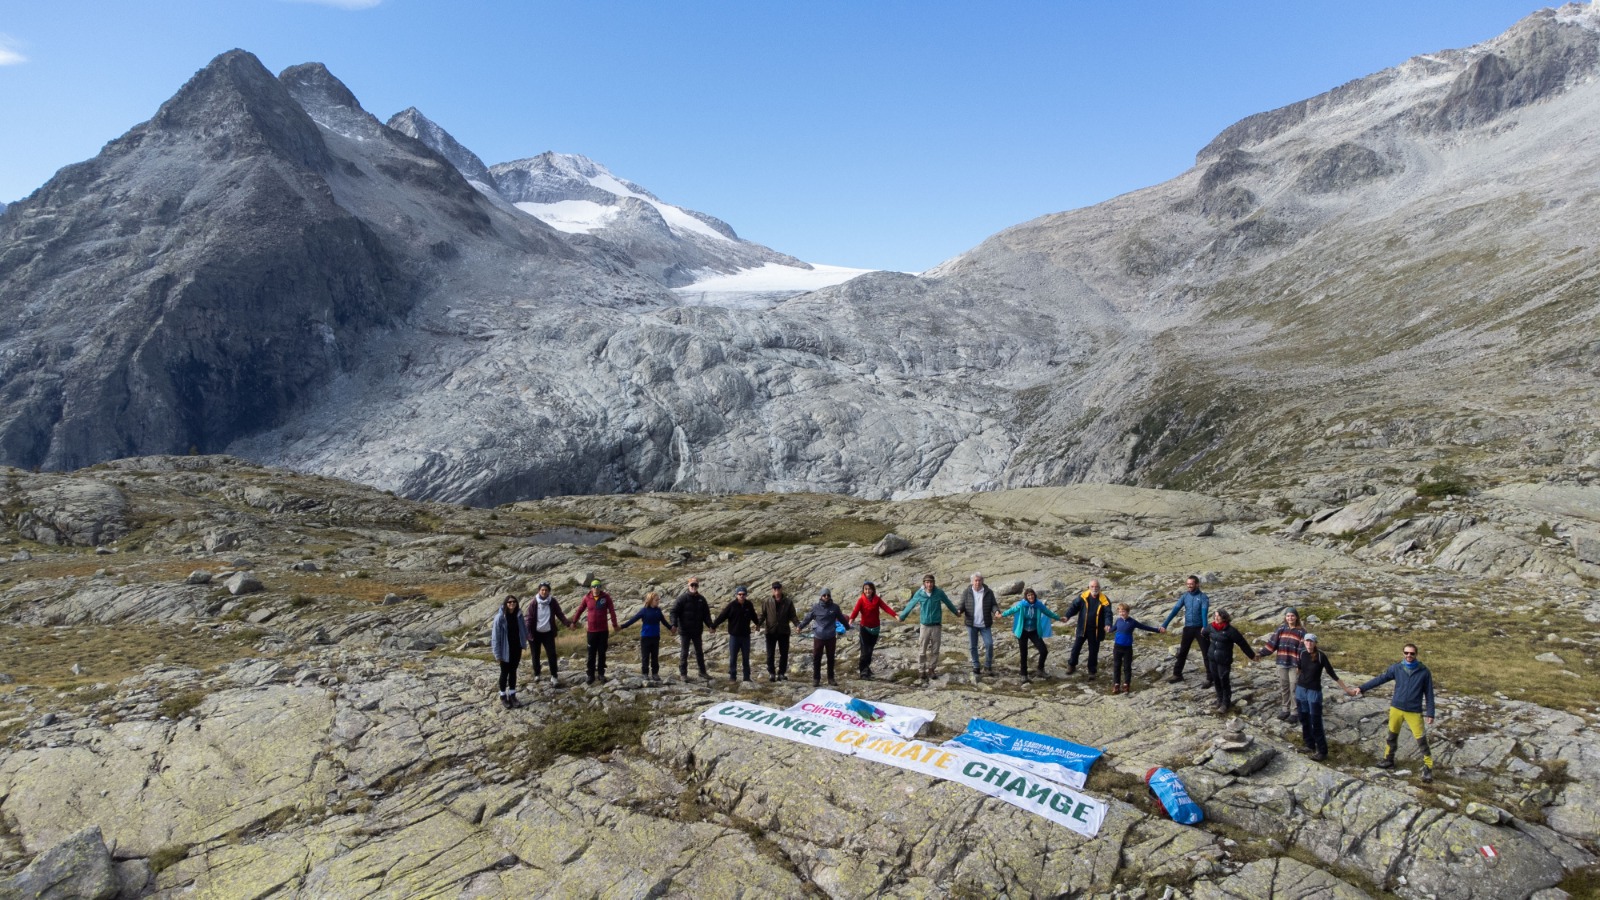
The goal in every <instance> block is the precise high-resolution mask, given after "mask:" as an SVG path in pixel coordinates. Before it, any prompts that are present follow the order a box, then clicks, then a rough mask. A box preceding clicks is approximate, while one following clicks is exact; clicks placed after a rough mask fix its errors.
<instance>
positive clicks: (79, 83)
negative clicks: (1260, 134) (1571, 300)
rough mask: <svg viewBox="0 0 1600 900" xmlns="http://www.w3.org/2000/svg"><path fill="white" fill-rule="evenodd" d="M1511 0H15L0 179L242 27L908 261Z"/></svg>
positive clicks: (118, 129) (1501, 25)
mask: <svg viewBox="0 0 1600 900" xmlns="http://www.w3.org/2000/svg"><path fill="white" fill-rule="evenodd" d="M1537 8H1538V5H1537V4H1535V3H1532V2H1519V0H1449V2H1445V0H1398V2H1397V0H1343V2H1324V0H1313V2H1297V3H1290V2H1271V3H1268V2H1219V3H1199V2H1192V0H1191V2H1144V3H1126V2H1121V0H1096V2H1090V0H1058V2H1005V0H995V2H979V0H971V2H938V0H920V2H872V0H844V2H834V0H794V2H787V3H780V2H767V0H744V2H668V0H654V2H605V0H581V2H578V0H575V2H539V0H504V2H472V0H450V2H445V0H432V2H425V0H379V2H372V0H342V2H333V0H325V2H311V0H301V2H294V0H103V2H85V0H0V199H3V200H15V199H18V198H20V197H23V196H25V195H27V194H28V193H30V192H32V191H33V190H34V189H35V188H37V187H38V186H39V185H41V184H43V183H44V182H45V181H46V180H47V179H48V178H49V177H50V176H51V174H52V173H53V172H55V170H56V169H58V168H60V167H61V166H63V165H66V164H68V163H72V162H76V161H78V160H82V159H87V158H89V157H91V156H93V155H94V154H95V153H97V152H98V151H99V148H100V146H101V145H102V144H104V143H105V142H106V141H108V140H110V139H112V138H114V137H116V136H117V135H119V134H121V133H122V132H123V131H125V130H127V129H128V128H129V127H131V126H133V125H134V124H136V123H138V122H141V121H143V120H145V119H147V118H149V117H150V116H151V115H152V114H153V113H154V112H155V110H156V108H157V107H158V106H159V105H160V104H161V102H162V101H164V100H166V99H167V98H168V97H170V96H171V95H172V94H173V93H174V92H175V91H176V90H177V89H178V88H179V86H181V85H182V84H183V82H184V81H185V80H187V79H188V78H189V77H190V76H191V75H192V74H193V73H194V72H195V70H197V69H199V68H200V67H202V66H204V65H205V64H206V63H207V62H208V61H209V60H210V59H211V58H212V57H214V56H216V55H217V54H219V53H222V52H224V51H226V50H229V49H231V48H234V47H242V48H244V49H246V50H249V51H251V52H253V53H255V54H256V55H257V56H259V57H260V58H261V60H262V62H263V63H265V64H266V66H267V67H268V68H269V69H271V70H272V71H274V72H277V71H281V70H282V69H284V68H286V67H288V66H290V65H293V64H295V63H301V62H308V61H316V62H322V63H325V64H327V66H328V68H329V69H330V70H332V71H333V73H334V75H336V76H338V77H339V78H340V79H342V80H343V81H344V82H345V83H346V84H347V85H349V87H350V89H351V90H352V91H354V92H355V94H356V96H357V97H358V98H360V100H361V102H362V105H363V106H365V107H366V108H367V109H368V110H369V111H370V112H372V113H373V114H374V115H376V116H378V117H379V118H380V119H387V118H388V117H389V116H390V115H392V114H393V113H395V112H397V111H399V110H401V109H404V108H405V107H407V106H413V105H415V106H416V107H418V108H419V109H421V110H422V111H423V112H424V113H426V114H427V115H428V116H429V117H431V118H433V119H434V120H435V121H437V122H439V123H440V124H441V125H443V126H444V127H445V128H446V129H447V130H448V131H450V132H451V133H452V134H454V135H455V136H456V137H457V138H458V139H459V140H460V141H461V142H462V143H464V144H466V145H467V146H468V147H471V148H472V149H473V150H474V151H476V152H477V153H478V155H479V156H481V157H483V158H484V160H485V161H486V162H488V163H490V164H493V163H496V162H504V161H507V160H511V159H517V158H521V157H524V156H532V155H534V154H536V153H540V152H543V151H545V150H558V151H563V152H571V153H582V154H584V155H586V156H589V157H592V158H594V159H595V160H597V161H599V162H601V163H602V164H604V165H606V166H608V167H609V168H611V169H612V171H614V172H616V173H617V174H618V175H620V176H622V177H624V178H628V179H631V180H633V181H636V182H638V183H639V184H641V185H644V186H645V187H646V188H648V189H650V190H651V191H652V192H654V193H655V194H657V195H658V196H660V197H661V198H662V199H663V200H666V201H668V202H670V203H677V204H679V205H682V206H688V207H691V208H694V209H699V210H702V211H705V212H708V213H711V214H712V215H715V216H719V217H721V218H722V219H724V220H726V221H727V222H728V223H729V224H731V225H732V226H733V227H734V228H735V229H736V230H737V231H738V232H739V233H740V234H741V235H742V236H744V237H746V238H749V239H751V240H755V241H759V242H761V243H764V244H768V245H770V246H772V247H774V248H776V249H778V250H781V251H784V252H786V253H791V254H794V255H796V256H799V257H801V258H802V259H807V260H810V261H813V262H823V263H832V264H836V265H849V266H861V267H871V268H893V269H903V270H909V271H917V270H921V269H924V268H927V267H928V266H931V265H933V264H935V263H937V262H939V261H940V260H943V259H946V258H948V257H951V256H954V255H956V254H958V253H960V252H962V251H963V250H966V249H968V248H970V247H972V246H973V245H975V244H977V243H978V242H979V241H981V240H982V239H983V238H985V237H987V236H988V235H990V234H993V233H994V232H996V231H998V230H1000V229H1002V228H1005V227H1007V226H1009V225H1014V224H1016V223H1018V222H1022V221H1026V220H1028V219H1031V218H1033V217H1035V216H1038V215H1042V214H1045V213H1049V212H1056V211H1059V210H1063V209H1072V208H1075V207H1079V206H1086V205H1090V204H1093V203H1096V202H1099V201H1101V200H1105V199H1107V198H1109V197H1113V196H1116V195H1117V194H1121V193H1124V192H1126V191H1130V190H1134V189H1137V188H1140V187H1144V186H1146V185H1150V184H1155V183H1157V182H1160V181H1163V180H1165V179H1167V178H1170V177H1172V176H1174V175H1177V174H1178V173H1180V172H1182V171H1184V170H1185V169H1187V168H1188V167H1189V166H1190V165H1192V164H1193V161H1194V153H1195V151H1197V150H1198V149H1200V147H1202V146H1204V145H1205V143H1206V142H1207V141H1209V140H1210V139H1211V138H1212V137H1213V136H1215V135H1216V133H1217V132H1218V131H1220V130H1222V129H1223V128H1224V127H1226V126H1227V125H1229V124H1231V123H1232V122H1234V121H1237V120H1238V119H1240V118H1242V117H1244V116H1246V115H1249V114H1251V113H1255V112H1260V111H1262V110H1267V109H1272V108H1275V107H1278V106H1282V105H1283V104H1286V103H1291V102H1293V101H1295V100H1299V99H1302V98H1305V97H1308V96H1311V95H1313V94H1317V93H1320V92H1322V91H1324V90H1327V89H1329V88H1332V87H1334V86H1336V85H1338V84H1341V83H1343V82H1345V81H1348V80H1350V79H1352V78H1358V77H1360V76H1362V75H1366V74H1368V73H1370V72H1374V71H1377V70H1379V69H1382V68H1385V67H1387V66H1391V65H1394V64H1396V63H1399V62H1401V61H1403V60H1405V59H1406V58H1408V57H1411V56H1414V55H1417V54H1419V53H1427V52H1431V51H1435V50H1442V49H1446V48H1452V47H1464V46H1467V45H1470V44H1473V43H1477V42H1479V41H1482V40H1485V39H1488V38H1490V37H1493V36H1494V35H1496V34H1499V33H1500V32H1502V31H1504V30H1505V29H1507V28H1508V27H1510V26H1511V25H1512V24H1513V23H1514V22H1516V21H1517V20H1518V19H1520V18H1522V17H1523V16H1525V15H1527V14H1528V13H1530V12H1532V11H1533V10H1535V9H1537Z"/></svg>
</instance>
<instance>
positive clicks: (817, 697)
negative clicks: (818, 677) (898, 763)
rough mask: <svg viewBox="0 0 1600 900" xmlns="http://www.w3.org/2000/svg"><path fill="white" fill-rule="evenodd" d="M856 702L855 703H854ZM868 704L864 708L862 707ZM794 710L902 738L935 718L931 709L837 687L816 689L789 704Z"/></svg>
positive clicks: (914, 733)
mask: <svg viewBox="0 0 1600 900" xmlns="http://www.w3.org/2000/svg"><path fill="white" fill-rule="evenodd" d="M852 702H854V704H855V705H854V707H852ZM863 707H865V708H863ZM787 711H788V712H791V713H804V714H806V715H810V716H816V717H817V718H819V719H838V720H839V721H840V722H843V723H844V724H846V725H849V726H850V727H852V728H860V729H862V730H864V731H873V732H879V733H882V734H889V735H893V736H895V737H901V738H914V737H916V736H917V732H918V731H921V730H922V726H924V725H926V724H928V723H929V722H932V721H933V717H934V713H933V711H932V710H927V709H917V708H916V707H914V706H897V705H895V704H893V703H884V702H882V701H881V700H856V699H855V698H854V697H851V696H850V695H849V694H841V693H839V692H838V691H830V690H825V689H824V690H816V691H812V692H811V694H810V695H809V696H807V697H806V698H805V699H804V700H801V701H800V702H799V703H796V704H795V705H793V706H791V707H789V709H788V710H787Z"/></svg>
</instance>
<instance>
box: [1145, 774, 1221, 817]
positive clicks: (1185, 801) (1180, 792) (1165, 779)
mask: <svg viewBox="0 0 1600 900" xmlns="http://www.w3.org/2000/svg"><path fill="white" fill-rule="evenodd" d="M1144 783H1145V784H1146V785H1148V786H1149V787H1150V793H1152V794H1155V795H1156V799H1157V800H1159V801H1161V809H1162V810H1163V811H1164V812H1166V814H1167V818H1169V819H1171V820H1172V821H1174V822H1177V823H1178V824H1179V825H1195V824H1198V823H1199V822H1200V821H1201V820H1203V819H1204V818H1205V817H1206V816H1205V813H1203V812H1201V811H1200V804H1198V803H1196V802H1194V799H1193V798H1191V797H1190V796H1189V792H1188V791H1187V790H1184V787H1183V782H1182V781H1179V780H1178V773H1177V772H1174V771H1172V770H1171V769H1163V768H1155V769H1151V770H1150V771H1148V772H1146V773H1144Z"/></svg>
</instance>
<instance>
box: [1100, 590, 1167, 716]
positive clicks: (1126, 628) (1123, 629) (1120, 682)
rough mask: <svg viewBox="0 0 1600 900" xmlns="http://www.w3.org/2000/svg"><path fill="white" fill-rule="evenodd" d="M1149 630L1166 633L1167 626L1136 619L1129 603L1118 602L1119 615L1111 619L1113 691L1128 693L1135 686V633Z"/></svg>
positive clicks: (1115, 692) (1114, 692) (1155, 632)
mask: <svg viewBox="0 0 1600 900" xmlns="http://www.w3.org/2000/svg"><path fill="white" fill-rule="evenodd" d="M1136 630H1137V631H1148V632H1151V633H1152V634H1166V633H1167V629H1166V628H1165V627H1162V628H1156V627H1153V626H1150V625H1146V624H1144V623H1143V622H1141V621H1139V620H1138V619H1135V618H1134V617H1133V615H1132V614H1131V611H1130V610H1129V607H1128V604H1126V603H1118V604H1117V617H1116V618H1114V619H1112V620H1111V634H1112V638H1111V693H1113V694H1126V693H1127V692H1128V688H1130V687H1132V686H1133V633H1134V631H1136Z"/></svg>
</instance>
